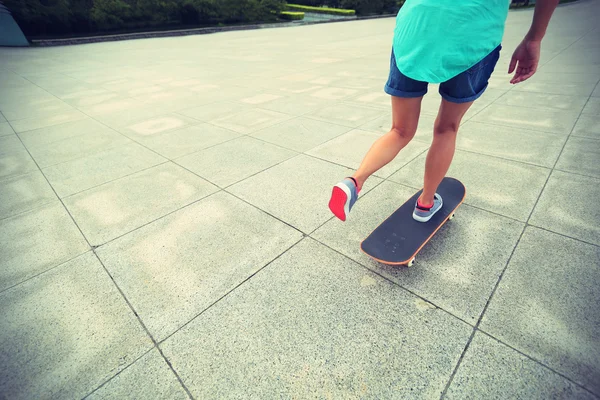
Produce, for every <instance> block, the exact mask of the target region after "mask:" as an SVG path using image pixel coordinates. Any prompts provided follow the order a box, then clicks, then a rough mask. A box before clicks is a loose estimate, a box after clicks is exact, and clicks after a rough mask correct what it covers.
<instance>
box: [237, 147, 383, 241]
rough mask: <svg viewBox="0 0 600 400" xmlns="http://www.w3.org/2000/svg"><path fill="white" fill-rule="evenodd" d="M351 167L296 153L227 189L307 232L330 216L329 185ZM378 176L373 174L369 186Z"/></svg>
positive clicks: (374, 182) (376, 180)
mask: <svg viewBox="0 0 600 400" xmlns="http://www.w3.org/2000/svg"><path fill="white" fill-rule="evenodd" d="M352 172H353V171H352V170H350V169H347V168H344V167H341V166H338V165H334V164H331V163H328V162H326V161H322V160H318V159H315V158H312V157H308V156H305V155H300V156H297V157H295V158H292V159H291V160H288V161H285V162H283V163H281V164H279V165H277V166H275V167H273V168H270V169H268V170H266V171H263V172H261V173H260V174H258V175H254V176H253V177H251V178H248V179H246V180H245V181H242V182H240V183H238V184H236V185H234V186H232V187H231V188H230V189H229V190H230V191H231V192H232V193H234V194H235V195H237V196H239V197H240V198H242V199H244V200H246V201H248V202H249V203H251V204H253V205H255V206H256V207H258V208H260V209H262V210H265V211H267V212H268V213H270V214H272V215H274V216H275V217H277V218H280V219H282V220H283V221H285V222H287V223H289V224H291V225H292V226H294V227H295V228H297V229H299V230H301V231H302V232H304V233H310V232H312V231H313V230H315V229H316V228H318V227H319V225H321V224H323V223H324V222H326V221H327V220H328V219H330V218H331V217H332V214H331V211H330V210H329V208H328V206H327V204H328V202H329V197H330V195H331V189H332V188H333V186H334V185H335V184H336V183H337V182H339V181H340V180H341V179H343V178H344V177H345V176H349V175H351V174H352ZM379 182H381V179H379V178H377V177H373V178H372V179H370V180H369V182H368V183H367V185H366V186H365V187H364V188H363V193H366V192H367V191H368V190H370V189H371V188H372V187H373V185H376V184H377V183H379Z"/></svg>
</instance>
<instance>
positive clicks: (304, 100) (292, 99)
mask: <svg viewBox="0 0 600 400" xmlns="http://www.w3.org/2000/svg"><path fill="white" fill-rule="evenodd" d="M284 93H285V92H284ZM288 94H289V93H288ZM327 104H328V100H324V99H319V98H316V97H312V96H308V95H307V94H301V95H298V94H296V95H293V96H289V97H284V98H281V99H278V100H274V101H272V102H270V103H267V104H264V105H261V107H262V108H264V109H266V110H271V111H277V112H280V113H284V114H288V115H294V116H300V115H304V114H307V113H310V112H313V111H315V110H318V109H319V108H322V107H325V106H326V105H327Z"/></svg>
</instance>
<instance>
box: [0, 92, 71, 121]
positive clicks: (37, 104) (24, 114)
mask: <svg viewBox="0 0 600 400" xmlns="http://www.w3.org/2000/svg"><path fill="white" fill-rule="evenodd" d="M72 111H75V109H74V108H73V107H71V106H70V105H68V104H67V103H65V102H64V101H62V100H59V99H57V98H51V99H43V100H39V99H37V98H32V99H28V100H26V101H15V102H14V103H12V104H11V105H10V106H5V107H2V114H3V115H4V118H6V119H7V120H8V121H13V122H15V121H17V120H20V119H26V118H37V119H40V118H48V117H53V116H54V115H56V114H62V113H68V112H72Z"/></svg>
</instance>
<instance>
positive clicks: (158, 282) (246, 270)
mask: <svg viewBox="0 0 600 400" xmlns="http://www.w3.org/2000/svg"><path fill="white" fill-rule="evenodd" d="M301 237H302V235H301V234H300V232H298V231H295V230H294V229H292V228H290V227H289V226H287V225H285V224H283V223H281V222H278V221H276V220H275V219H273V218H271V217H269V216H268V215H266V214H264V213H263V212H261V211H259V210H257V209H256V208H253V207H252V206H250V205H248V204H245V203H244V202H242V201H240V200H238V199H235V198H234V197H233V196H231V195H228V194H226V193H223V192H222V193H218V194H215V195H213V196H210V197H208V198H206V199H203V200H201V201H199V202H197V203H195V204H193V205H192V206H190V207H186V208H185V209H183V210H179V211H177V212H176V213H173V214H171V215H169V216H167V217H165V218H162V219H160V220H158V221H156V222H154V223H152V224H150V225H147V226H145V227H143V228H142V229H139V230H137V231H135V232H133V233H131V234H129V235H126V236H124V237H122V238H120V239H118V240H116V241H114V242H111V243H109V244H107V245H105V246H102V247H101V248H100V249H99V250H98V254H99V256H100V258H101V259H102V261H103V263H104V264H105V265H106V267H107V268H108V269H109V271H110V272H111V274H112V276H113V278H114V279H115V280H116V281H117V282H118V284H119V287H120V288H121V289H122V290H123V292H124V293H125V294H126V296H127V298H128V299H129V301H130V302H131V304H133V306H134V307H135V309H136V311H137V313H138V315H139V316H140V317H141V318H142V320H143V321H144V324H145V325H146V326H147V327H148V329H149V330H150V332H151V333H152V334H153V335H154V337H155V338H157V340H162V339H164V338H166V337H167V336H169V335H170V334H172V333H173V332H175V331H176V330H177V329H178V328H180V327H181V326H182V325H184V324H185V323H186V322H188V321H189V320H191V319H192V318H194V317H195V316H196V315H198V314H199V313H200V312H202V311H203V310H204V309H206V308H207V307H208V306H210V305H211V304H212V303H213V302H215V301H216V300H218V299H219V298H220V297H222V296H223V295H225V294H226V293H227V292H228V291H230V290H231V289H233V288H234V287H236V286H237V285H238V284H239V283H241V282H243V281H244V280H245V279H247V278H248V277H249V276H251V275H253V274H254V273H255V272H256V271H258V270H259V269H260V268H261V267H263V266H264V265H266V264H267V263H268V262H270V261H271V260H273V259H274V258H275V257H277V256H278V255H279V254H280V253H282V252H284V251H285V250H286V249H287V248H289V247H290V246H292V245H293V244H294V243H295V242H297V241H298V240H300V238H301Z"/></svg>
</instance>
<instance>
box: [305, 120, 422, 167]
mask: <svg viewBox="0 0 600 400" xmlns="http://www.w3.org/2000/svg"><path fill="white" fill-rule="evenodd" d="M379 137H380V135H379V134H377V133H372V132H367V131H363V130H358V129H355V130H353V131H350V132H348V133H345V134H343V135H341V136H338V137H337V138H335V139H332V140H330V141H328V142H326V143H324V144H322V145H320V146H318V147H316V148H314V149H312V150H310V151H309V152H307V154H309V155H311V156H314V157H317V158H321V159H323V160H327V161H330V162H333V163H335V164H340V165H343V166H345V167H348V168H352V169H358V167H359V166H360V164H361V162H362V160H363V158H364V156H365V154H367V152H368V151H369V149H370V148H371V146H372V145H373V143H374V142H375V141H376V140H377V139H379ZM428 147H429V146H428V145H427V144H424V143H422V142H418V141H416V140H415V141H412V142H410V143H409V144H408V145H407V146H406V147H405V148H404V149H402V150H401V151H400V153H399V154H398V156H397V157H396V158H395V159H394V160H393V161H391V162H390V163H389V164H387V165H385V166H384V167H383V168H381V169H380V170H379V171H377V172H375V176H378V177H380V178H387V177H388V176H390V175H392V174H393V173H394V172H396V171H397V170H399V169H400V168H402V167H403V166H404V165H406V164H408V163H409V162H410V161H411V160H413V159H414V158H415V157H417V156H418V155H419V154H421V153H422V152H423V151H425V150H426V149H427V148H428Z"/></svg>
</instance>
